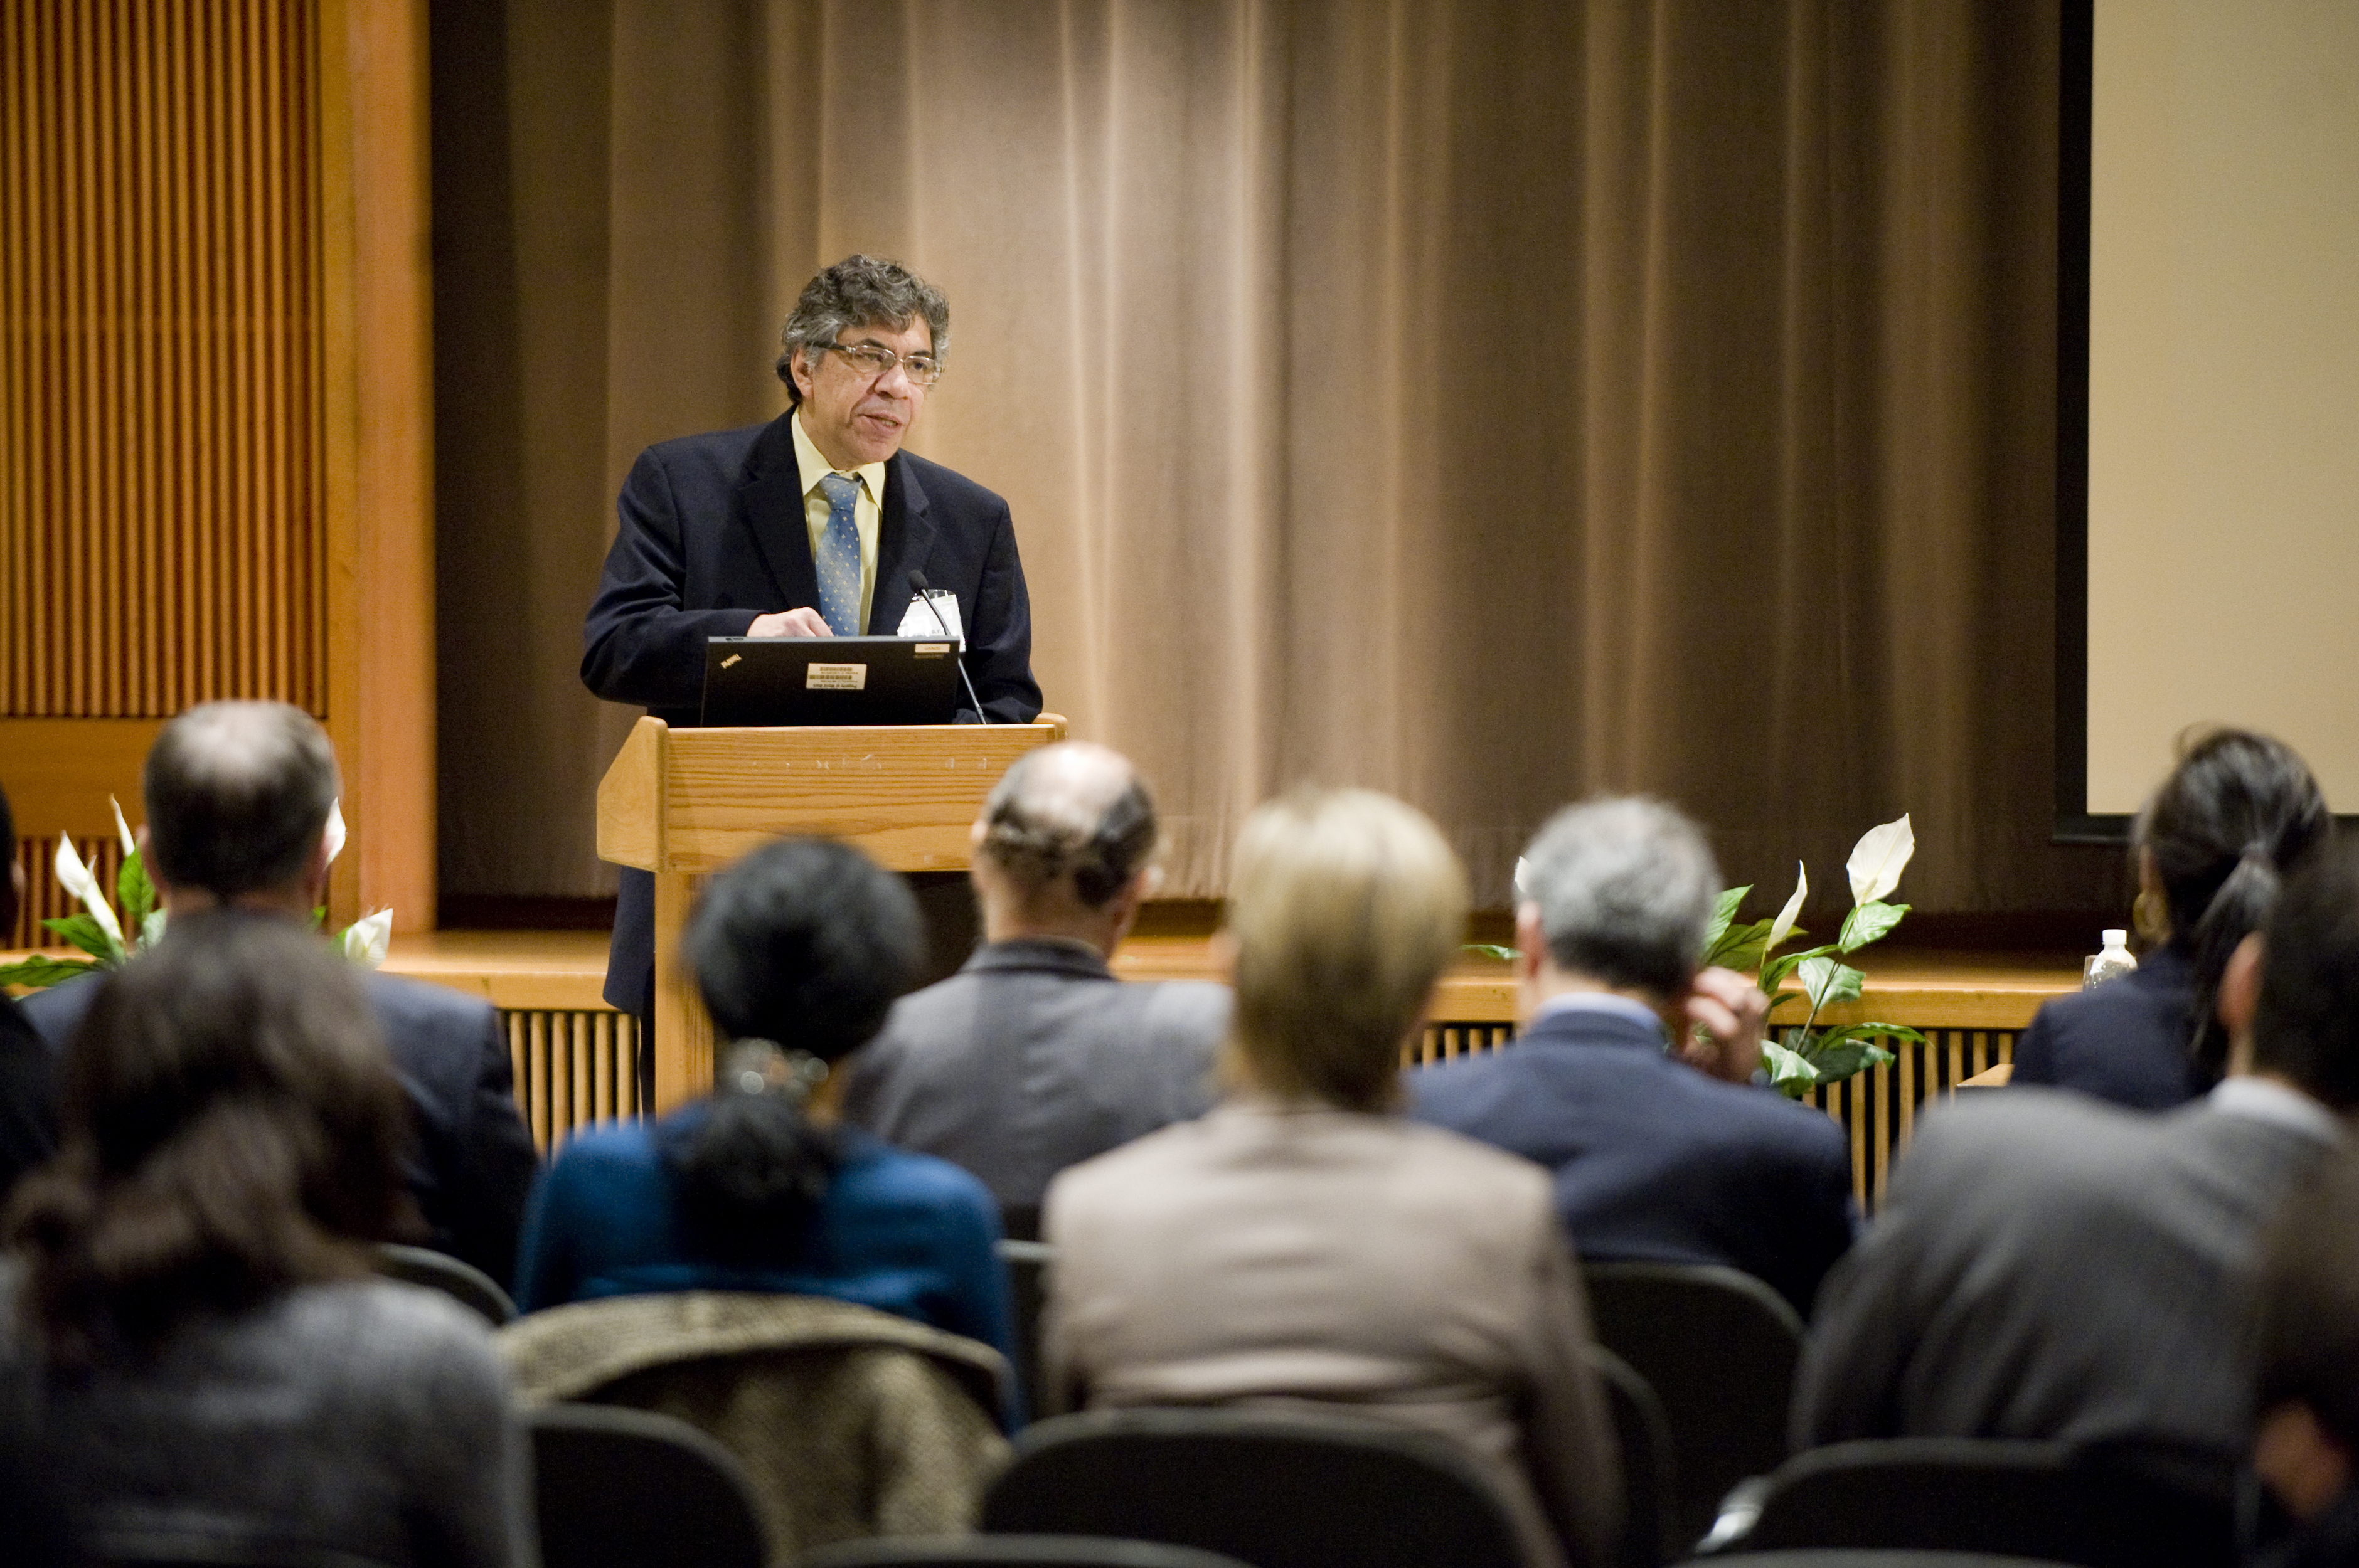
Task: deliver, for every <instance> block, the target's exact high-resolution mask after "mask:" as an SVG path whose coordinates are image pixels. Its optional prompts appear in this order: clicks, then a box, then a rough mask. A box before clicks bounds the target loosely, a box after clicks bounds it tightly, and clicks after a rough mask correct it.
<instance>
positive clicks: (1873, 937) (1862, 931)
mask: <svg viewBox="0 0 2359 1568" xmlns="http://www.w3.org/2000/svg"><path fill="white" fill-rule="evenodd" d="M1904 914H1908V905H1907V904H1905V903H1858V904H1854V905H1853V906H1852V911H1851V913H1850V914H1846V915H1844V916H1843V935H1841V936H1838V937H1837V938H1835V946H1838V947H1840V948H1842V949H1843V951H1844V952H1846V953H1856V952H1858V951H1859V950H1860V949H1861V948H1862V947H1864V946H1867V945H1868V944H1869V943H1870V942H1878V941H1881V940H1883V939H1884V938H1885V937H1886V936H1887V935H1891V933H1892V928H1893V927H1894V926H1896V925H1899V924H1900V917H1901V916H1902V915H1904Z"/></svg>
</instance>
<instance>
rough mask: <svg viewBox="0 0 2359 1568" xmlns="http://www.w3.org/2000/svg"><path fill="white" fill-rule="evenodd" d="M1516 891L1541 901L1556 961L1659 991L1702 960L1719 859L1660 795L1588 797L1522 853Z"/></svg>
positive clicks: (1683, 984) (1674, 990) (1676, 989)
mask: <svg viewBox="0 0 2359 1568" xmlns="http://www.w3.org/2000/svg"><path fill="white" fill-rule="evenodd" d="M1524 860H1525V862H1526V863H1525V867H1524V872H1523V876H1522V878H1521V879H1520V885H1519V887H1518V889H1517V891H1518V893H1519V895H1520V896H1521V897H1522V898H1524V899H1526V900H1528V901H1530V902H1531V903H1536V904H1538V906H1539V915H1540V930H1541V932H1542V933H1543V934H1544V935H1546V936H1547V938H1548V946H1549V957H1551V958H1552V959H1554V960H1555V963H1556V966H1557V968H1560V969H1563V970H1566V971H1568V972H1570V973H1573V974H1579V975H1585V976H1587V977H1589V978H1590V979H1597V980H1603V981H1604V982H1605V983H1607V984H1608V985H1614V986H1628V987H1633V988H1636V989H1645V990H1649V991H1652V992H1654V993H1655V994H1657V995H1658V996H1662V997H1673V996H1677V995H1678V994H1680V992H1681V991H1684V990H1685V989H1687V987H1688V982H1689V981H1690V980H1691V979H1694V978H1695V972H1696V968H1697V966H1698V965H1700V964H1701V963H1702V961H1703V930H1704V924H1705V922H1706V921H1708V920H1709V919H1710V918H1711V916H1712V900H1713V899H1714V898H1715V897H1716V896H1717V895H1718V893H1719V892H1720V868H1719V867H1718V866H1716V865H1714V864H1713V863H1712V849H1710V847H1709V846H1707V845H1706V844H1705V843H1704V838H1703V833H1702V831H1701V829H1699V828H1698V827H1696V825H1695V824H1694V823H1692V822H1690V821H1689V820H1688V819H1687V818H1686V817H1684V816H1680V814H1679V813H1678V812H1676V811H1674V810H1672V809H1671V808H1670V807H1669V806H1665V805H1663V804H1662V803H1661V802H1660V801H1654V800H1647V799H1643V798H1640V797H1638V796H1635V795H1634V796H1625V797H1622V798H1618V799H1598V800H1592V801H1585V802H1583V803H1582V805H1579V806H1568V807H1566V808H1565V809H1564V810H1562V811H1560V812H1558V813H1557V814H1556V815H1555V816H1552V817H1550V818H1549V822H1548V826H1546V827H1542V828H1541V829H1540V831H1539V836H1538V838H1534V839H1533V840H1532V845H1531V848H1530V849H1527V850H1526V851H1525V854H1524Z"/></svg>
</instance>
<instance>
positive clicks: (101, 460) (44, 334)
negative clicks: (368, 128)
mask: <svg viewBox="0 0 2359 1568" xmlns="http://www.w3.org/2000/svg"><path fill="white" fill-rule="evenodd" d="M316 26H317V20H316V7H315V5H313V4H312V3H311V0H74V3H71V4H59V3H56V0H0V514H4V515H5V535H0V553H4V554H0V558H5V571H0V577H5V589H0V650H5V652H0V666H5V676H0V681H4V682H5V685H0V713H6V714H11V715H58V716H73V717H96V716H110V715H127V716H148V717H161V716H165V715H168V714H171V713H173V712H176V711H178V710H179V709H180V708H185V707H187V706H188V705H189V704H190V703H192V702H196V701H201V700H202V699H204V698H207V697H282V698H284V699H286V700H288V701H290V702H293V703H296V704H298V705H299V706H301V707H303V708H307V709H309V710H310V712H312V713H315V714H318V713H323V712H324V711H325V705H326V699H327V689H326V687H327V667H326V654H325V647H326V633H325V622H326V591H325V582H326V577H325V568H324V562H325V558H326V538H325V534H326V522H325V517H326V493H325V486H326V469H325V461H324V437H323V429H322V420H323V417H324V413H323V380H324V357H323V345H322V337H321V331H322V287H323V285H322V278H321V211H320V206H321V200H320V169H319V149H320V132H319V126H318V115H319V97H320V94H319V74H320V64H319V61H320V49H319V39H318V38H317V37H316V33H315V29H316Z"/></svg>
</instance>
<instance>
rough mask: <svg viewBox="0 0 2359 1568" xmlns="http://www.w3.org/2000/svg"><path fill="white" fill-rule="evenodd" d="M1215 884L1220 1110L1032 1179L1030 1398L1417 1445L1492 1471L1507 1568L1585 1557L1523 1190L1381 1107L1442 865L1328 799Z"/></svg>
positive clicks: (1543, 1281)
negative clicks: (1037, 1218) (1039, 1322)
mask: <svg viewBox="0 0 2359 1568" xmlns="http://www.w3.org/2000/svg"><path fill="white" fill-rule="evenodd" d="M1234 864H1235V870H1234V880H1233V883H1232V888H1231V892H1230V901H1229V925H1228V928H1227V930H1226V931H1225V932H1224V933H1223V945H1224V946H1225V947H1226V948H1227V950H1228V953H1229V955H1230V957H1231V959H1232V961H1233V963H1234V975H1235V989H1236V1012H1235V1023H1234V1028H1233V1031H1232V1036H1231V1041H1230V1048H1229V1054H1228V1059H1227V1062H1226V1071H1227V1073H1228V1075H1229V1077H1230V1080H1231V1083H1232V1086H1233V1088H1232V1092H1231V1093H1230V1095H1229V1097H1228V1098H1227V1099H1226V1100H1225V1101H1224V1102H1223V1104H1222V1105H1220V1106H1219V1107H1218V1108H1215V1109H1214V1110H1212V1112H1211V1113H1210V1114H1208V1115H1206V1116H1205V1117H1203V1118H1202V1119H1200V1120H1197V1121H1193V1122H1188V1123H1183V1124H1180V1125H1178V1126H1174V1127H1170V1128H1167V1129H1165V1130H1162V1131H1159V1132H1155V1133H1151V1134H1149V1135H1148V1136H1147V1137H1145V1138H1142V1139H1140V1140H1139V1141H1136V1142H1135V1143H1132V1144H1129V1145H1127V1146H1125V1147H1124V1148H1122V1149H1118V1150H1115V1151H1114V1152H1111V1153H1107V1154H1104V1155H1101V1156H1099V1157H1098V1158H1096V1159H1094V1160H1091V1161H1089V1162H1085V1163H1083V1164H1081V1165H1077V1166H1075V1167H1073V1168H1072V1169H1071V1170H1069V1171H1067V1172H1066V1173H1064V1174H1063V1175H1061V1176H1060V1177H1059V1178H1058V1179H1057V1181H1056V1182H1055V1183H1054V1184H1052V1185H1051V1186H1050V1187H1049V1195H1048V1203H1047V1206H1046V1213H1045V1217H1044V1230H1045V1233H1046V1235H1047V1238H1048V1239H1049V1241H1050V1242H1051V1243H1052V1244H1053V1245H1054V1246H1055V1247H1056V1248H1057V1249H1058V1252H1057V1267H1056V1268H1055V1270H1054V1271H1052V1283H1051V1292H1052V1293H1051V1296H1050V1299H1049V1327H1048V1331H1047V1337H1048V1358H1049V1381H1050V1386H1051V1388H1052V1389H1053V1390H1057V1392H1058V1393H1061V1394H1062V1396H1063V1398H1064V1400H1065V1401H1066V1402H1067V1403H1068V1405H1069V1406H1071V1407H1080V1406H1094V1407H1101V1408H1103V1407H1108V1406H1125V1405H1156V1404H1164V1405H1177V1404H1186V1405H1205V1404H1232V1405H1234V1404H1242V1405H1251V1406H1254V1407H1256V1408H1263V1409H1269V1408H1277V1409H1284V1408H1288V1407H1298V1408H1301V1409H1304V1410H1306V1411H1315V1412H1317V1413H1320V1414H1323V1415H1332V1414H1339V1413H1341V1414H1358V1415H1364V1416H1366V1417H1369V1418H1371V1419H1374V1420H1377V1421H1383V1422H1395V1423H1398V1424H1401V1425H1406V1426H1414V1427H1419V1428H1422V1429H1425V1430H1427V1431H1430V1432H1436V1433H1441V1434H1443V1435H1445V1436H1447V1437H1450V1438H1451V1439H1453V1440H1455V1441H1457V1442H1459V1443H1460V1444H1463V1445H1464V1446H1465V1448H1466V1449H1467V1450H1468V1451H1469V1452H1470V1453H1471V1454H1473V1456H1474V1457H1475V1458H1476V1459H1477V1460H1478V1461H1479V1462H1480V1463H1482V1464H1483V1465H1484V1467H1485V1468H1486V1469H1487V1470H1488V1472H1489V1473H1490V1474H1491V1475H1492V1476H1494V1477H1495V1480H1496V1482H1497V1485H1498V1487H1499V1490H1500V1493H1501V1495H1502V1497H1503V1498H1504V1499H1505V1500H1506V1502H1507V1504H1508V1506H1509V1508H1510V1509H1511V1510H1512V1511H1513V1512H1514V1514H1515V1515H1516V1517H1517V1521H1518V1524H1519V1527H1520V1529H1521V1531H1522V1533H1523V1537H1524V1541H1525V1544H1526V1555H1527V1559H1528V1560H1529V1561H1530V1562H1532V1563H1535V1564H1546V1565H1553V1564H1557V1563H1576V1564H1584V1565H1590V1564H1602V1563H1604V1562H1605V1561H1607V1559H1608V1557H1609V1555H1610V1550H1611V1548H1610V1543H1611V1541H1613V1540H1614V1530H1615V1526H1616V1522H1617V1518H1616V1516H1617V1514H1618V1512H1619V1498H1620V1483H1619V1475H1618V1465H1617V1464H1616V1460H1615V1455H1614V1440H1613V1435H1612V1432H1611V1429H1610V1427H1609V1425H1608V1418H1607V1414H1606V1409H1605V1404H1604V1400H1603V1395H1602V1393H1601V1392H1600V1390H1599V1388H1598V1385H1597V1382H1596V1380H1595V1379H1594V1378H1593V1375H1592V1374H1591V1373H1590V1371H1589V1369H1588V1368H1587V1367H1586V1365H1585V1364H1584V1362H1583V1360H1582V1346H1585V1345H1586V1344H1588V1343H1589V1339H1590V1331H1589V1314H1588V1306H1587V1302H1586V1299H1585V1298H1584V1296H1583V1294H1582V1286H1581V1281H1580V1276H1579V1274H1578V1272H1577V1271H1576V1270H1575V1268H1574V1264H1573V1260H1572V1258H1571V1254H1570V1252H1569V1250H1568V1249H1567V1247H1566V1243H1565V1241H1564V1238H1563V1232H1562V1230H1561V1229H1560V1227H1559V1226H1558V1224H1557V1221H1556V1215H1555V1210H1554V1208H1553V1206H1552V1205H1551V1203H1550V1201H1549V1176H1548V1173H1547V1172H1546V1171H1544V1170H1542V1169H1541V1168H1540V1167H1538V1165H1534V1164H1532V1163H1530V1162H1527V1161H1523V1160H1518V1159H1516V1158H1514V1157H1513V1156H1510V1155H1506V1154H1503V1153H1500V1152H1498V1151H1496V1150H1494V1149H1490V1148H1486V1147H1484V1145H1482V1144H1479V1143H1475V1142H1473V1141H1470V1140H1467V1139H1463V1138H1461V1137H1459V1136H1457V1135H1456V1134H1454V1133H1450V1132H1445V1131H1442V1130H1439V1129H1435V1128H1430V1127H1425V1126H1420V1125H1417V1124H1414V1123H1411V1122H1408V1121H1407V1120H1405V1119H1402V1118H1400V1117H1399V1116H1397V1114H1395V1113H1394V1106H1395V1100H1396V1097H1397V1093H1398V1082H1399V1072H1398V1069H1399V1062H1400V1049H1401V1043H1402V1041H1403V1040H1404V1039H1405V1038H1406V1037H1407V1036H1408V1033H1409V1032H1410V1031H1411V1030H1412V1029H1414V1028H1416V1027H1417V1026H1418V1024H1419V1021H1420V1019H1421V1017H1422V1014H1423V1011H1424V1009H1425V1007H1426V1004H1427V1001H1428V1000H1429V998H1430V995H1431V992H1432V989H1433V985H1434V982H1435V981H1436V980H1437V979H1439V978H1440V973H1441V970H1442V968H1443V966H1444V965H1445V964H1447V963H1448V962H1449V960H1450V958H1451V955H1452V954H1453V953H1454V951H1455V950H1456V947H1457V945H1458V942H1459V940H1460V936H1461V935H1462V926H1463V923H1464V919H1465V904H1466V892H1465V881H1464V875H1463V873H1462V871H1461V870H1460V868H1459V866H1458V863H1457V860H1456V859H1455V858H1454V857H1453V856H1452V855H1451V852H1450V850H1449V849H1448V847H1447V846H1445V845H1444V844H1443V843H1442V841H1441V838H1440V835H1439V834H1438V833H1436V832H1435V831H1434V828H1433V827H1432V824H1430V822H1428V821H1427V820H1426V819H1425V818H1424V817H1423V816H1419V814H1418V813H1416V812H1415V811H1412V810H1411V809H1409V808H1408V806H1403V805H1401V804H1400V803H1398V802H1397V801H1393V800H1390V799H1387V798H1386V797H1384V796H1382V795H1371V794H1368V793H1365V792H1359V791H1351V792H1343V793H1337V794H1330V795H1300V796H1295V797H1292V798H1289V799H1287V800H1283V801H1280V802H1277V803H1275V804H1273V805H1270V806H1265V807H1263V808H1262V809H1261V810H1260V811H1258V812H1256V814H1255V816H1254V817H1253V819H1252V820H1251V821H1249V822H1248V823H1247V825H1246V827H1245V833H1244V836H1243V838H1242V839H1241V840H1240V842H1239V844H1238V847H1237V851H1236V858H1235V863H1234ZM1051 1397H1052V1398H1054V1397H1055V1395H1053V1394H1052V1396H1051Z"/></svg>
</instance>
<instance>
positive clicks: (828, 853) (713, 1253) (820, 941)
mask: <svg viewBox="0 0 2359 1568" xmlns="http://www.w3.org/2000/svg"><path fill="white" fill-rule="evenodd" d="M923 944H924V927H923V925H922V924H921V923H920V921H919V914H918V905H917V900H916V899H915V898H913V897H912V896H911V895H910V893H909V890H908V885H907V884H906V883H904V882H903V881H901V879H900V878H898V877H897V876H894V875H893V874H892V873H891V872H889V871H884V870H882V869H881V868H879V867H878V866H877V865H876V864H875V862H874V861H872V860H869V859H868V857H867V856H865V855H863V854H862V853H861V852H860V851H859V850H857V849H853V848H852V847H851V846H850V845H847V844H839V843H835V842H833V841H832V840H830V839H824V838H788V839H782V840H780V841H778V842H777V843H775V844H770V845H766V846H765V847H763V848H762V849H756V850H755V851H754V853H752V854H751V855H748V856H746V857H745V859H744V860H740V861H739V862H737V864H736V865H734V866H733V867H731V868H730V869H729V870H728V871H724V872H723V873H722V874H721V875H720V876H718V877H716V878H714V879H713V881H712V886H711V887H710V888H708V889H707V890H706V891H705V894H704V897H703V899H702V900H701V902H700V903H699V904H698V905H697V910H696V914H695V915H694V917H693V918H692V919H691V920H690V923H689V929H688V936H687V943H686V945H687V948H688V960H689V964H690V968H693V969H694V970H695V971H696V979H697V986H698V989H700V990H701V991H702V993H703V995H704V1005H705V1008H706V1010H707V1011H710V1012H711V1013H712V1021H713V1022H714V1024H715V1025H716V1026H717V1027H718V1028H719V1029H720V1031H721V1033H723V1035H724V1036H725V1037H726V1038H728V1039H730V1040H732V1041H734V1042H737V1045H736V1047H735V1048H734V1049H733V1050H731V1051H730V1052H729V1053H728V1055H727V1061H726V1064H725V1065H724V1067H723V1071H722V1072H721V1073H720V1074H719V1075H718V1080H719V1081H718V1083H717V1084H716V1086H715V1090H714V1094H713V1097H712V1100H711V1101H710V1102H709V1103H708V1104H707V1106H706V1107H705V1108H703V1110H702V1111H701V1114H699V1115H696V1116H692V1117H686V1118H682V1119H679V1121H677V1122H674V1123H671V1124H668V1125H667V1126H666V1127H665V1129H664V1130H663V1131H662V1132H661V1134H660V1137H661V1139H662V1143H661V1154H662V1157H663V1160H664V1162H665V1164H666V1165H667V1166H668V1167H669V1169H670V1171H671V1173H672V1178H673V1180H674V1182H675V1183H676V1184H677V1187H678V1191H679V1206H680V1217H681V1220H682V1223H683V1227H684V1228H685V1230H686V1231H687V1233H688V1236H689V1238H690V1245H691V1246H693V1247H695V1248H697V1249H699V1250H700V1251H701V1252H703V1253H705V1254H706V1255H707V1256H709V1257H712V1258H714V1259H716V1260H722V1261H727V1262H756V1261H762V1260H771V1259H777V1258H779V1257H783V1256H788V1255H791V1254H792V1252H793V1251H794V1249H795V1247H796V1245H797V1244H798V1242H799V1240H800V1238H801V1236H802V1233H803V1230H804V1228H805V1227H806V1225H807V1224H808V1222H809V1219H810V1215H811V1213H812V1212H813V1211H814V1210H815V1209H816V1208H817V1207H818V1206H819V1204H820V1202H821V1200H822V1199H823V1198H824V1197H825V1196H826V1195H827V1189H828V1187H829V1185H830V1184H832V1182H833V1180H834V1178H835V1172H836V1168H837V1166H838V1164H839V1162H840V1157H839V1154H838V1152H837V1145H836V1140H835V1138H834V1136H833V1134H832V1132H830V1131H829V1130H826V1129H824V1128H821V1127H816V1126H813V1125H812V1124H811V1122H810V1119H809V1118H807V1117H806V1116H805V1115H804V1113H803V1104H804V1101H805V1099H806V1098H808V1096H809V1094H810V1090H811V1089H812V1088H814V1087H816V1086H817V1085H818V1084H819V1083H820V1082H821V1081H822V1080H823V1079H824V1078H825V1076H827V1071H828V1069H829V1068H830V1066H831V1065H832V1064H834V1063H836V1062H838V1061H840V1060H841V1059H842V1058H843V1057H844V1056H847V1055H849V1054H851V1053H852V1052H853V1051H855V1050H857V1049H859V1048H860V1047H861V1046H862V1045H864V1044H867V1043H868V1041H869V1040H870V1039H871V1038H872V1037H873V1036H874V1035H875V1033H876V1032H877V1030H878V1029H880V1028H882V1027H883V1026H884V1023H885V1015H886V1012H887V1011H889V1010H890V1009H891V1007H892V1005H893V1000H894V999H895V998H896V997H897V996H899V995H900V994H901V993H902V991H904V990H906V989H908V986H909V982H910V981H911V979H914V978H915V976H916V974H917V970H918V962H919V955H920V954H921V953H922V952H923Z"/></svg>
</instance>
